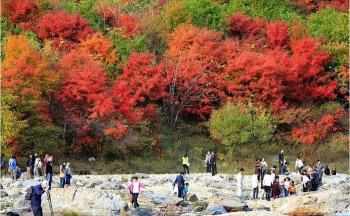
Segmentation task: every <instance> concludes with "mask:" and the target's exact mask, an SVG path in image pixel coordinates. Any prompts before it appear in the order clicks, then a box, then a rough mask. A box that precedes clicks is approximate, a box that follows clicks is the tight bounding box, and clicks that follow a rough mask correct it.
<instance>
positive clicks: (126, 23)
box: [100, 5, 141, 36]
mask: <svg viewBox="0 0 350 216" xmlns="http://www.w3.org/2000/svg"><path fill="white" fill-rule="evenodd" d="M100 11H101V12H100V13H101V15H102V19H103V20H104V21H105V22H106V23H107V24H108V25H109V26H111V27H116V28H120V29H121V30H122V33H123V34H124V35H126V36H135V35H137V34H138V33H140V31H141V25H140V22H139V19H138V17H137V16H136V15H132V14H127V13H124V12H122V11H121V10H120V8H119V7H117V6H112V5H102V6H101V8H100Z"/></svg>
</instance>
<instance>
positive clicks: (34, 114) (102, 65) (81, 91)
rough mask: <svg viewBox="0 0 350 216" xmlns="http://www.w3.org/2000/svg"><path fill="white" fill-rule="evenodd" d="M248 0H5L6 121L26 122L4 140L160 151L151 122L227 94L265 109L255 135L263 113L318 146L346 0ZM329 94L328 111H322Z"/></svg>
mask: <svg viewBox="0 0 350 216" xmlns="http://www.w3.org/2000/svg"><path fill="white" fill-rule="evenodd" d="M247 2H248V3H247V5H243V6H244V7H243V6H242V5H241V4H238V3H240V2H238V1H207V0H203V1H202V0H201V1H193V0H190V1H187V0H186V1H113V2H111V1H104V2H103V3H101V2H98V1H96V2H94V1H36V0H6V1H4V2H3V3H2V9H3V14H2V17H1V18H2V23H1V24H2V28H3V29H4V35H3V37H2V39H1V48H2V51H3V52H2V62H1V63H2V64H1V69H2V70H1V77H2V87H3V89H4V90H5V91H6V92H7V93H9V94H10V95H13V96H14V97H13V98H14V99H13V100H11V103H9V104H7V105H6V112H7V115H8V122H7V123H6V124H12V123H11V122H22V123H23V122H25V124H24V123H23V125H22V126H21V127H20V126H18V128H19V129H18V130H16V131H15V132H16V133H13V134H14V135H11V136H8V137H10V138H7V141H6V142H7V146H8V147H9V148H10V149H12V151H13V152H18V151H19V149H22V147H23V149H26V148H28V149H29V148H32V146H31V145H32V143H33V142H34V141H27V139H26V138H27V137H29V135H28V134H35V135H37V134H39V132H40V134H48V133H50V131H51V132H52V134H53V136H54V137H55V138H54V139H53V140H54V141H52V142H46V141H47V140H45V138H46V137H45V136H44V137H43V138H42V140H44V141H42V143H56V144H57V143H58V144H57V145H62V146H65V148H66V149H65V151H67V152H68V151H69V150H72V151H76V152H84V151H90V152H94V151H98V152H100V151H102V149H103V148H105V147H106V146H107V147H110V146H116V145H119V146H123V148H124V149H128V147H126V146H128V145H129V144H130V143H129V141H130V139H135V140H137V142H140V143H142V145H139V146H144V145H145V144H144V143H143V142H145V143H146V142H149V143H156V144H152V145H153V147H150V148H154V149H153V150H155V151H157V152H163V151H162V149H161V146H162V145H161V142H162V141H160V140H161V139H160V138H159V137H160V135H159V134H161V133H163V131H162V130H163V129H164V128H165V127H163V125H162V124H164V125H165V124H167V126H169V127H168V128H170V129H172V130H174V131H175V129H176V128H177V126H178V125H179V122H191V123H193V124H198V123H201V122H206V121H208V120H209V119H210V117H211V116H212V113H213V112H214V111H216V110H220V109H222V107H225V105H227V104H232V107H233V108H232V109H233V110H234V111H237V110H236V108H237V107H238V106H235V104H240V105H239V107H247V106H248V105H249V109H251V110H256V109H255V108H257V107H259V109H258V110H264V113H265V112H266V115H260V113H259V115H258V116H260V117H261V118H265V117H266V116H268V120H266V119H261V125H260V126H261V130H259V131H262V132H261V133H260V132H259V133H258V134H259V136H263V134H264V133H265V132H264V130H263V129H264V127H265V126H264V124H269V126H271V127H270V128H271V130H269V131H268V133H269V134H270V135H269V140H270V138H271V139H272V140H274V138H275V136H276V134H279V135H281V136H282V137H283V138H285V140H288V144H291V143H294V142H299V143H301V144H304V145H306V146H308V145H309V146H317V145H319V144H320V143H322V142H323V141H324V140H328V139H329V137H330V136H331V135H332V134H334V133H335V132H341V130H343V129H342V127H340V119H341V116H342V114H343V111H342V107H346V106H347V105H348V97H347V93H348V90H347V88H346V86H348V82H349V79H348V73H347V69H348V64H347V61H345V60H347V59H348V56H347V54H345V52H344V50H345V51H346V49H345V48H346V47H348V46H347V45H348V41H347V38H348V31H345V30H346V29H344V23H345V22H344V20H347V19H346V18H347V14H345V13H343V12H340V11H344V8H347V7H348V3H347V1H342V0H337V1H321V0H319V1H304V0H290V1H286V2H283V7H281V8H282V9H283V10H282V9H281V10H276V11H267V10H265V9H266V8H263V10H262V9H261V8H257V7H256V6H255V7H254V5H253V6H252V5H251V3H249V2H250V1H247ZM261 2H263V3H264V4H266V5H267V6H269V4H270V3H271V2H272V3H271V4H273V3H275V2H276V1H271V2H270V1H261ZM236 3H237V4H236ZM263 3H261V4H263ZM259 4H260V3H259ZM241 6H242V8H240V7H241ZM267 6H266V7H267ZM85 7H86V8H93V9H94V10H89V11H84V10H83V9H84V8H85ZM325 7H332V8H335V9H330V8H327V9H325V10H323V11H319V10H321V9H323V8H325ZM237 8H238V9H237ZM277 9H280V8H277ZM231 10H232V11H231ZM236 11H237V12H236ZM279 11H287V12H288V16H290V17H288V19H287V18H286V17H284V16H283V14H282V15H281V14H280V12H279ZM261 12H264V13H263V14H262V13H261ZM321 12H322V13H321ZM270 13H271V14H270ZM208 14H209V15H208ZM247 14H249V15H250V16H248V15H247ZM333 15H337V17H338V18H337V20H339V21H341V22H338V23H340V24H339V25H338V23H337V26H335V27H336V28H334V26H331V27H330V26H329V25H328V23H329V20H331V19H333V18H332V17H333ZM319 27H322V28H319ZM345 39H346V40H345ZM111 74H112V75H111ZM328 102H332V103H334V104H336V105H337V109H336V110H337V111H334V110H333V111H334V112H321V111H320V109H321V108H320V107H322V106H323V105H324V104H327V103H328ZM230 106H231V105H230ZM338 108H339V109H338ZM230 109H231V108H230ZM230 112H231V111H230V110H229V111H228V113H230ZM319 112H321V114H319ZM225 115H226V114H225ZM225 115H223V116H220V119H221V118H222V119H225ZM237 116H240V117H242V119H246V120H247V121H249V122H251V125H254V124H255V123H256V122H254V121H255V118H256V117H257V115H255V114H252V113H250V112H246V113H245V115H241V114H240V113H239V112H237ZM165 120H168V121H167V122H166V121H165ZM275 120H276V121H275ZM232 121H235V117H234V118H233V120H232ZM220 122H221V120H220V121H218V125H220ZM16 124H18V125H19V123H16ZM228 124H229V123H228ZM240 124H241V123H239V124H238V123H237V125H240ZM140 125H141V126H140ZM145 125H146V126H145ZM159 125H162V126H161V127H160V126H159ZM272 126H273V127H272ZM48 128H49V129H48ZM145 128H146V129H145ZM159 128H162V129H159ZM168 128H167V129H168ZM246 129H247V131H249V130H250V128H249V127H248V128H246ZM38 131H39V132H38ZM62 131H63V132H62ZM145 131H146V132H145ZM154 131H156V132H154ZM145 134H146V135H145ZM233 135H235V134H233ZM145 136H148V137H146V138H145V139H143V138H144V137H145ZM255 136H256V135H255V134H252V135H251V136H250V137H251V138H249V139H248V138H247V139H246V140H244V142H242V144H247V145H248V143H250V142H253V141H252V140H258V139H256V137H255ZM33 137H34V136H33ZM145 140H146V141H145ZM150 140H151V141H150ZM265 141H266V142H267V140H265ZM43 145H44V144H43ZM150 145H151V144H150ZM155 146H156V147H155ZM135 151H136V150H135Z"/></svg>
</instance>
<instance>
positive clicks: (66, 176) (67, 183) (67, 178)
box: [65, 162, 72, 187]
mask: <svg viewBox="0 0 350 216" xmlns="http://www.w3.org/2000/svg"><path fill="white" fill-rule="evenodd" d="M65 178H66V179H65V183H66V186H67V187H69V186H70V180H71V178H72V171H71V169H70V162H67V164H66V173H65Z"/></svg>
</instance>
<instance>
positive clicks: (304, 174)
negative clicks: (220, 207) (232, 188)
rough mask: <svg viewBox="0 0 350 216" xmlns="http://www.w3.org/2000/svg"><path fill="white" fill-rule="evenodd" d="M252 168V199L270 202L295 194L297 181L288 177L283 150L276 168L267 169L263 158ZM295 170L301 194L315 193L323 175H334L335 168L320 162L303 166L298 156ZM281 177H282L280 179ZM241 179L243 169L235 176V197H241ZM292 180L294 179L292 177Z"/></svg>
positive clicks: (290, 176) (286, 162)
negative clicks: (299, 179)
mask: <svg viewBox="0 0 350 216" xmlns="http://www.w3.org/2000/svg"><path fill="white" fill-rule="evenodd" d="M254 168H255V169H254V170H255V172H254V174H253V175H251V188H252V198H253V199H259V198H260V199H266V200H269V201H270V200H271V198H272V199H277V198H280V197H287V196H290V195H293V194H296V193H297V184H296V182H297V179H292V178H293V177H292V175H289V174H290V172H289V171H288V161H287V160H286V158H285V156H284V152H283V150H281V152H280V154H279V155H278V168H277V166H276V165H274V166H272V167H271V168H269V167H268V165H267V162H266V161H265V159H264V158H258V159H256V161H255V167H254ZM295 170H297V172H298V176H297V177H298V178H301V184H302V188H303V189H302V191H303V192H309V191H317V190H318V189H319V187H320V186H321V185H322V177H323V174H325V175H336V170H335V168H333V169H330V168H329V167H328V166H324V165H323V163H322V162H321V161H320V160H318V161H317V163H316V164H315V165H314V166H312V165H311V164H307V165H306V166H304V163H303V161H302V160H301V158H300V157H299V156H298V157H297V158H296V161H295ZM282 176H284V177H283V178H282ZM243 177H244V169H243V168H241V169H240V170H239V172H238V174H237V175H236V182H237V196H241V195H242V187H243V186H244V185H243ZM294 178H296V177H295V176H294ZM259 195H260V196H259Z"/></svg>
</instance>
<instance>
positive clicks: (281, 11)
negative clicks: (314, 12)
mask: <svg viewBox="0 0 350 216" xmlns="http://www.w3.org/2000/svg"><path fill="white" fill-rule="evenodd" d="M236 12H243V13H244V14H246V15H250V16H254V17H264V18H266V19H267V20H276V19H281V20H282V21H285V22H291V21H292V20H296V19H297V20H301V19H302V18H301V17H300V16H299V15H298V14H297V12H296V11H294V9H293V8H292V7H291V6H290V5H289V4H288V3H287V2H286V1H285V0H240V1H237V0H231V1H230V3H229V5H228V6H227V10H226V13H227V15H233V14H234V13H236Z"/></svg>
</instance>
